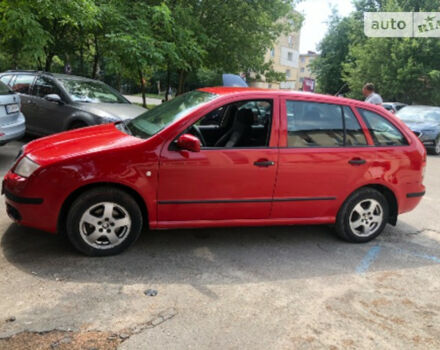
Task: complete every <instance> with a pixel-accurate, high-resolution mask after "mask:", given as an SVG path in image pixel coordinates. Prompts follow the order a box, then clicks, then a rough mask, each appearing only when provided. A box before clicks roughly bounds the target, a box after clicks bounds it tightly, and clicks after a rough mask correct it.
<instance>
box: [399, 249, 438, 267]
mask: <svg viewBox="0 0 440 350" xmlns="http://www.w3.org/2000/svg"><path fill="white" fill-rule="evenodd" d="M393 249H394V250H397V251H398V252H399V253H400V254H402V253H403V254H409V255H412V256H415V257H417V258H422V259H426V260H431V261H434V262H436V263H437V264H440V258H438V257H436V256H434V255H429V254H426V253H417V252H412V251H410V250H406V249H402V248H396V247H393Z"/></svg>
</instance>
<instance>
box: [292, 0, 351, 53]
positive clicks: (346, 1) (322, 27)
mask: <svg viewBox="0 0 440 350" xmlns="http://www.w3.org/2000/svg"><path fill="white" fill-rule="evenodd" d="M331 7H335V8H336V9H337V10H338V13H339V15H340V16H343V17H344V16H347V15H348V14H349V13H350V12H351V11H353V10H354V6H353V4H352V3H351V0H303V1H302V2H300V3H299V4H298V5H296V6H295V10H297V11H299V12H300V13H302V14H303V15H304V22H303V26H302V28H301V38H300V50H299V51H300V53H306V52H307V51H309V50H310V51H316V50H317V49H316V47H317V45H318V43H319V41H320V40H321V39H322V38H323V37H324V35H325V33H326V32H327V24H326V23H325V22H326V21H327V20H328V17H329V16H330V14H331Z"/></svg>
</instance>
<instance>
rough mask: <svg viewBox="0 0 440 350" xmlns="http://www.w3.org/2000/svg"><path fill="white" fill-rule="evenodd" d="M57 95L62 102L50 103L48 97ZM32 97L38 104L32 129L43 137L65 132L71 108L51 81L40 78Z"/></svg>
mask: <svg viewBox="0 0 440 350" xmlns="http://www.w3.org/2000/svg"><path fill="white" fill-rule="evenodd" d="M51 94H56V95H58V96H60V98H61V99H62V101H61V102H56V101H49V100H47V99H46V98H45V97H46V96H47V95H51ZM32 96H33V99H34V101H35V103H36V108H35V116H34V118H33V119H32V128H33V129H34V130H35V132H37V133H38V134H41V135H48V134H53V133H56V132H60V131H63V130H64V126H65V124H66V121H67V118H68V116H69V114H70V113H71V112H72V111H71V108H70V107H68V106H66V104H65V101H64V102H63V97H64V96H63V94H62V92H61V90H60V89H59V88H58V87H57V86H56V84H55V82H53V81H52V80H51V79H49V78H47V77H44V76H39V77H38V78H37V79H36V81H35V83H34V86H33V89H32Z"/></svg>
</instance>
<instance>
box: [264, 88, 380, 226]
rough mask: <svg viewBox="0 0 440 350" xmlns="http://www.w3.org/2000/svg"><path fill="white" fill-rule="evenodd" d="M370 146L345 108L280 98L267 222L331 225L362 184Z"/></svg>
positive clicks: (369, 142)
mask: <svg viewBox="0 0 440 350" xmlns="http://www.w3.org/2000/svg"><path fill="white" fill-rule="evenodd" d="M344 127H345V128H344ZM344 130H345V132H344ZM370 146H371V138H370V137H369V136H368V133H366V128H365V126H364V125H362V124H361V123H360V122H359V120H358V118H357V117H356V116H355V114H354V112H353V110H352V108H351V107H350V106H349V105H340V104H335V103H332V102H325V101H315V100H313V99H304V100H298V99H295V98H289V97H286V98H283V100H282V101H281V133H280V155H279V167H278V176H277V181H276V186H275V191H274V199H273V209H272V218H279V219H281V218H293V219H298V220H301V219H306V220H311V219H313V221H315V222H317V223H319V222H331V220H332V217H334V216H335V215H336V213H337V210H338V208H339V207H340V205H341V204H342V202H343V201H344V200H345V198H346V197H347V196H348V195H349V194H350V193H351V192H352V191H353V190H354V189H356V188H357V187H358V186H360V184H361V183H362V182H363V181H364V176H365V174H366V173H367V172H368V171H369V167H370V165H371V164H372V163H373V161H374V154H373V153H372V152H370V151H369V150H368V148H369V147H370Z"/></svg>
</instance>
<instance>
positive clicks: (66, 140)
mask: <svg viewBox="0 0 440 350" xmlns="http://www.w3.org/2000/svg"><path fill="white" fill-rule="evenodd" d="M141 142H142V139H139V138H136V137H133V136H130V135H128V134H126V133H124V132H122V131H120V130H119V129H118V128H116V126H115V124H104V125H98V126H91V127H87V128H82V129H75V130H71V131H66V132H62V133H59V134H55V135H52V136H47V137H43V138H41V139H37V140H35V141H32V142H30V143H28V144H27V145H26V146H25V147H24V149H23V153H24V154H25V155H27V156H28V157H29V158H31V159H32V160H33V161H35V162H37V163H38V164H40V165H48V164H51V163H54V162H59V161H62V160H65V159H69V158H73V157H76V156H79V155H86V154H93V153H96V152H102V151H106V150H112V149H115V148H120V147H127V146H132V145H136V144H139V143H141Z"/></svg>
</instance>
